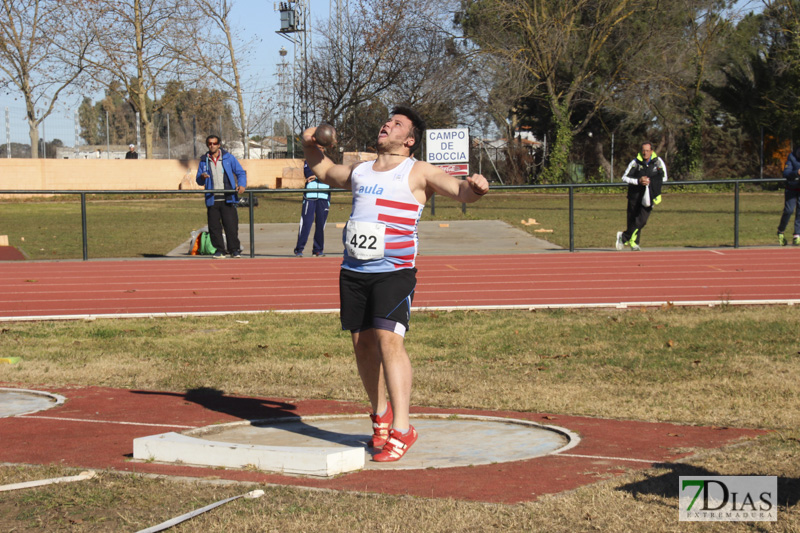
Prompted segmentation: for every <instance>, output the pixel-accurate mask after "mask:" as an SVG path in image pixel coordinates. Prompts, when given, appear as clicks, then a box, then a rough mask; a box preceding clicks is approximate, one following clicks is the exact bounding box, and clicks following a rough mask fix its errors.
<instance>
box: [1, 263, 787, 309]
mask: <svg viewBox="0 0 800 533" xmlns="http://www.w3.org/2000/svg"><path fill="white" fill-rule="evenodd" d="M339 262H340V258H337V257H325V258H303V259H298V258H256V259H248V258H245V259H236V260H234V259H225V260H212V259H206V258H187V259H175V260H172V259H158V260H152V259H151V260H109V261H89V262H78V261H64V262H29V261H8V262H0V319H2V320H25V319H30V318H43V317H49V318H74V317H82V316H87V315H91V316H103V315H163V314H203V313H218V312H225V313H228V312H237V311H238V312H254V311H268V310H272V311H315V310H316V311H319V310H330V311H335V310H338V303H339V296H338V271H339ZM417 266H418V268H419V275H418V285H417V291H416V295H415V300H414V307H416V308H453V307H456V308H457V307H464V308H476V307H478V308H480V307H486V308H504V307H509V308H513V307H521V308H526V307H559V306H598V305H603V306H609V305H619V306H623V305H661V304H664V303H666V302H673V303H675V304H697V305H709V304H716V303H731V304H738V303H794V302H797V303H800V248H759V249H754V248H748V249H742V248H740V249H703V250H685V249H684V250H670V251H643V252H638V253H636V252H630V251H627V252H577V253H569V252H549V253H536V254H514V255H471V256H420V257H419V258H418V260H417Z"/></svg>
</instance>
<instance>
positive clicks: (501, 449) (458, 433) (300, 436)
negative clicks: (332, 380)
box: [183, 414, 580, 470]
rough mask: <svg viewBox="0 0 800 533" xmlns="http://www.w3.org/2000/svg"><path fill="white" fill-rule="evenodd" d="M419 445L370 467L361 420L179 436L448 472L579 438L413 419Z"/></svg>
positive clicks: (236, 427) (461, 418)
mask: <svg viewBox="0 0 800 533" xmlns="http://www.w3.org/2000/svg"><path fill="white" fill-rule="evenodd" d="M411 423H412V425H413V426H414V427H415V428H416V429H417V432H418V433H419V435H420V436H419V439H418V440H417V442H416V443H415V444H414V446H413V447H412V448H411V449H410V450H409V452H408V453H407V454H406V455H405V456H404V457H403V459H402V460H400V461H398V462H394V463H376V462H374V461H371V460H370V457H371V455H372V454H374V453H377V451H376V450H372V449H369V448H367V443H368V441H369V438H370V436H371V435H372V423H371V422H370V419H369V417H366V416H363V415H358V416H357V415H334V416H308V417H302V418H287V419H279V420H257V421H251V422H236V423H233V424H221V425H218V426H213V427H206V428H200V429H196V430H190V431H186V432H183V435H185V436H191V437H196V438H198V439H203V440H208V441H214V442H217V443H230V444H241V445H261V446H280V447H296V448H300V449H311V448H328V449H330V448H338V447H340V448H343V449H349V448H363V449H364V450H365V453H366V457H365V459H366V461H365V463H364V468H365V469H367V470H377V469H389V470H392V469H398V470H400V469H402V470H410V469H423V468H450V467H460V466H471V465H484V464H492V463H505V462H510V461H522V460H525V459H532V458H534V457H540V456H543V455H548V454H551V453H556V452H560V451H564V450H566V449H569V448H572V447H574V446H575V445H577V443H578V441H579V440H580V439H579V437H578V436H577V435H576V434H574V433H572V432H571V431H569V430H567V429H564V428H560V427H557V426H544V425H541V424H537V423H535V422H530V421H527V420H518V419H511V418H499V417H487V416H471V415H438V414H414V415H413V416H412V419H411Z"/></svg>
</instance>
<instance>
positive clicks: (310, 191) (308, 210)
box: [294, 163, 331, 257]
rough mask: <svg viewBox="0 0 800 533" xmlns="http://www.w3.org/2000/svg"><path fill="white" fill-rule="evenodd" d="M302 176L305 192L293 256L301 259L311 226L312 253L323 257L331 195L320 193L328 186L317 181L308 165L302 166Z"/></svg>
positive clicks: (328, 187) (328, 186)
mask: <svg viewBox="0 0 800 533" xmlns="http://www.w3.org/2000/svg"><path fill="white" fill-rule="evenodd" d="M303 174H304V175H305V177H306V192H305V193H304V194H303V211H302V212H301V214H300V229H299V231H298V232H297V245H296V246H295V247H294V255H296V256H297V257H303V249H304V248H305V247H306V242H307V241H308V234H309V233H310V232H311V224H312V223H314V219H315V218H316V224H315V226H314V228H315V229H314V246H313V248H312V250H311V251H312V252H313V253H314V255H315V256H317V257H321V256H323V255H325V254H324V253H323V249H324V248H325V222H326V221H327V220H328V210H329V209H330V206H331V193H329V192H327V191H326V192H322V191H321V189H330V185H327V184H325V183H322V182H321V181H318V180H317V177H316V176H315V175H314V173H313V172H312V171H311V169H310V168H308V163H305V164H304V165H303Z"/></svg>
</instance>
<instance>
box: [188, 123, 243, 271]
mask: <svg viewBox="0 0 800 533" xmlns="http://www.w3.org/2000/svg"><path fill="white" fill-rule="evenodd" d="M206 146H208V152H207V153H206V154H205V155H203V156H202V157H201V158H200V164H199V165H198V166H197V177H196V181H197V184H198V185H203V186H204V187H205V189H206V190H207V191H212V192H207V193H206V210H207V214H208V234H209V236H210V237H211V245H212V246H214V248H216V249H217V251H216V253H214V258H215V259H221V258H224V257H225V256H226V250H227V255H229V256H231V257H241V256H242V249H241V244H240V242H239V213H238V212H237V211H236V207H237V206H238V205H239V197H238V195H239V194H244V189H245V187H247V173H246V172H245V171H244V169H243V168H242V165H240V164H239V161H237V160H236V158H235V157H234V156H233V155H232V154H231V153H230V152H226V151H225V150H223V149H222V148H220V139H219V136H217V135H209V136H208V137H207V138H206ZM223 190H234V191H236V192H225V193H223V192H222V191H223ZM223 228H224V229H225V238H223V236H222V230H223ZM226 241H227V242H226ZM226 244H227V246H226Z"/></svg>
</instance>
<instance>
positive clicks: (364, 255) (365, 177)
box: [342, 158, 425, 272]
mask: <svg viewBox="0 0 800 533" xmlns="http://www.w3.org/2000/svg"><path fill="white" fill-rule="evenodd" d="M415 161H416V160H415V159H412V158H408V159H406V160H405V161H403V162H402V163H400V164H399V165H398V166H397V167H395V168H393V169H392V170H388V171H386V172H378V171H376V170H373V166H374V165H375V161H370V162H368V163H363V164H361V165H358V166H357V167H356V168H355V169H354V170H353V173H352V176H351V182H352V189H353V210H352V212H351V213H350V221H349V222H348V224H347V227H345V229H344V234H343V238H342V240H343V242H344V245H345V250H344V262H343V263H342V268H346V269H348V270H355V271H356V272H393V271H395V270H399V269H401V268H414V264H415V260H416V257H417V226H418V225H419V219H420V217H421V216H422V210H423V209H424V208H425V205H424V204H420V203H419V201H417V198H416V197H415V196H414V194H413V193H412V192H411V188H410V187H409V184H408V176H409V174H411V168H412V167H413V166H414V163H415Z"/></svg>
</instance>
